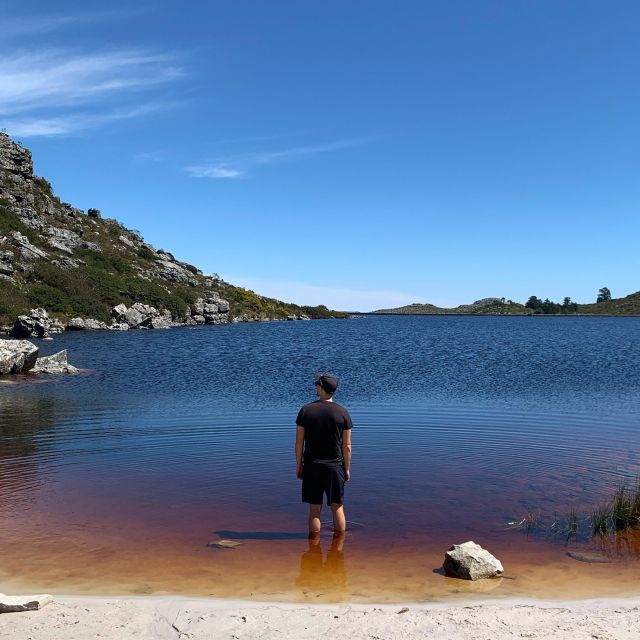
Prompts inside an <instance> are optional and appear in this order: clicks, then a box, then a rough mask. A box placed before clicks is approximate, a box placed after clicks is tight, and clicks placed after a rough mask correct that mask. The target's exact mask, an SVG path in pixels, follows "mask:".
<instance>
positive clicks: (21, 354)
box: [0, 340, 38, 375]
mask: <svg viewBox="0 0 640 640" xmlns="http://www.w3.org/2000/svg"><path fill="white" fill-rule="evenodd" d="M37 358H38V347H36V346H35V345H34V344H32V343H31V342H29V341H28V340H0V375H5V374H7V373H26V372H27V371H30V370H31V369H33V367H34V366H35V364H36V360H37Z"/></svg>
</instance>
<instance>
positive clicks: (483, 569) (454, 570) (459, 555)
mask: <svg viewBox="0 0 640 640" xmlns="http://www.w3.org/2000/svg"><path fill="white" fill-rule="evenodd" d="M442 568H443V569H444V571H445V573H446V574H447V575H448V576H451V577H454V578H463V579H465V580H479V579H481V578H493V577H495V576H499V575H501V574H502V573H503V572H504V569H503V568H502V563H501V562H500V560H498V559H497V558H495V557H494V556H492V555H491V554H490V553H489V552H488V551H487V550H486V549H483V548H482V547H481V546H480V545H479V544H476V543H475V542H472V541H470V542H464V543H463V544H454V545H453V546H452V547H451V548H450V549H449V550H448V551H447V553H446V554H445V556H444V563H443V565H442Z"/></svg>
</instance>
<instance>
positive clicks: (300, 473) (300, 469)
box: [296, 463, 303, 480]
mask: <svg viewBox="0 0 640 640" xmlns="http://www.w3.org/2000/svg"><path fill="white" fill-rule="evenodd" d="M302 470H303V465H302V463H300V464H299V465H298V470H297V471H296V477H297V478H298V480H302Z"/></svg>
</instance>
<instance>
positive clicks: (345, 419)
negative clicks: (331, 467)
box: [296, 400, 353, 462]
mask: <svg viewBox="0 0 640 640" xmlns="http://www.w3.org/2000/svg"><path fill="white" fill-rule="evenodd" d="M296 424H297V425H299V426H301V427H304V461H305V462H315V461H318V462H342V432H343V431H345V430H347V429H351V428H352V427H353V423H352V422H351V416H350V415H349V412H348V411H347V410H346V409H345V408H344V407H343V406H341V405H339V404H338V403H337V402H327V401H326V400H316V401H315V402H311V403H309V404H305V405H304V407H302V409H300V411H299V413H298V417H297V418H296Z"/></svg>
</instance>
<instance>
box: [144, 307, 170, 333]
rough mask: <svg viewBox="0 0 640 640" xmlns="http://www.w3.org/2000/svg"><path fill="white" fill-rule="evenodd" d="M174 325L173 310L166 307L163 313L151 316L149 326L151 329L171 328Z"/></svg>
mask: <svg viewBox="0 0 640 640" xmlns="http://www.w3.org/2000/svg"><path fill="white" fill-rule="evenodd" d="M172 326H173V322H172V318H171V311H169V310H168V309H165V310H164V311H162V313H159V314H158V315H156V316H153V317H152V318H151V321H150V322H149V327H150V328H151V329H169V328H170V327H172Z"/></svg>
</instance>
